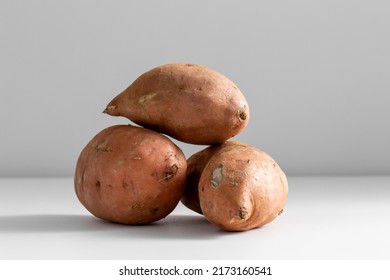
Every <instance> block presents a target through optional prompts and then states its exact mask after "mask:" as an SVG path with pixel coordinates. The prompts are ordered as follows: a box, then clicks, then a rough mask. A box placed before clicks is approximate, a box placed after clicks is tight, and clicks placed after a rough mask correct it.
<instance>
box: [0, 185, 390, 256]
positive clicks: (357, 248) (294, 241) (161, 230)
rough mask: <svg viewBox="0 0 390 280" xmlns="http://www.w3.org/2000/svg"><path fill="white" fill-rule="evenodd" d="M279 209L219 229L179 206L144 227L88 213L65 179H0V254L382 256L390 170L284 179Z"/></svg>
mask: <svg viewBox="0 0 390 280" xmlns="http://www.w3.org/2000/svg"><path fill="white" fill-rule="evenodd" d="M288 179H289V188H290V192H289V199H288V203H287V205H286V208H285V211H284V213H283V214H282V215H281V216H280V217H278V218H277V219H276V220H274V221H273V222H272V223H270V224H268V225H266V226H264V227H262V228H258V229H254V230H250V231H246V232H240V233H230V232H223V231H221V230H219V229H218V228H216V227H215V226H214V225H212V224H210V223H209V222H208V221H207V220H205V218H204V217H203V216H201V215H199V214H196V213H194V212H192V211H191V210H188V209H187V208H185V207H184V206H183V205H181V204H179V205H178V207H177V208H176V209H175V210H174V212H172V213H171V214H170V215H169V216H168V217H166V218H165V219H163V220H161V221H159V222H157V223H154V224H152V225H146V226H124V225H119V224H113V223H108V222H104V221H101V220H99V219H97V218H95V217H93V216H92V215H91V214H90V213H89V212H87V211H86V210H85V209H84V208H83V206H82V205H81V204H80V203H79V201H78V199H77V197H76V195H75V193H74V189H73V179H72V178H0V259H268V260H269V259H390V177H289V178H288Z"/></svg>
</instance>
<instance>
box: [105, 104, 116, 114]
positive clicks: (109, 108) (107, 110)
mask: <svg viewBox="0 0 390 280" xmlns="http://www.w3.org/2000/svg"><path fill="white" fill-rule="evenodd" d="M117 108H118V106H116V105H110V104H108V105H107V107H106V108H105V109H104V110H103V113H104V114H107V115H110V116H117V115H118V112H117Z"/></svg>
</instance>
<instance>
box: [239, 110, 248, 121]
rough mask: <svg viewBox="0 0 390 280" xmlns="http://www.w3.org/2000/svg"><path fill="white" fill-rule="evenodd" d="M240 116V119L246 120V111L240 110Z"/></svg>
mask: <svg viewBox="0 0 390 280" xmlns="http://www.w3.org/2000/svg"><path fill="white" fill-rule="evenodd" d="M238 117H239V118H240V120H243V121H244V120H246V117H247V116H246V113H245V111H241V112H239V114H238Z"/></svg>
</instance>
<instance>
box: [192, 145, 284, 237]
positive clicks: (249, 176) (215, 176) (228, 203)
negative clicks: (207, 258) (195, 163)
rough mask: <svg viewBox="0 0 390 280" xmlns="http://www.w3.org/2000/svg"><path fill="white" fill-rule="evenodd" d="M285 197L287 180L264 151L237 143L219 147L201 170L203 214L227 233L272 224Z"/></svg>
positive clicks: (200, 187)
mask: <svg viewBox="0 0 390 280" xmlns="http://www.w3.org/2000/svg"><path fill="white" fill-rule="evenodd" d="M287 195H288V184H287V178H286V176H285V174H284V172H283V171H282V170H281V168H280V167H279V165H278V164H277V163H276V162H275V161H274V160H273V159H272V158H271V157H270V156H269V155H268V154H266V153H265V152H263V151H261V150H259V149H257V148H255V147H252V146H250V145H247V144H244V143H240V142H233V141H232V142H227V143H224V144H222V145H220V147H219V150H218V151H217V152H215V153H214V155H213V156H212V157H211V159H210V160H209V161H208V163H207V165H206V167H205V168H204V169H203V172H202V175H201V177H200V180H199V201H200V207H201V210H202V212H203V215H204V216H205V217H206V218H207V219H208V220H209V221H210V222H211V223H213V224H216V225H217V226H219V227H220V228H222V229H224V230H227V231H244V230H249V229H252V228H256V227H260V226H262V225H265V224H267V223H269V222H271V221H273V220H274V219H275V218H276V217H277V216H278V215H279V214H281V213H282V211H283V208H284V206H285V203H286V201H287Z"/></svg>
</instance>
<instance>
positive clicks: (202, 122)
mask: <svg viewBox="0 0 390 280" xmlns="http://www.w3.org/2000/svg"><path fill="white" fill-rule="evenodd" d="M103 112H104V113H107V114H109V115H112V116H122V117H126V118H128V119H130V120H131V121H133V122H134V123H136V124H139V125H141V126H143V127H146V128H149V129H152V130H155V131H158V132H161V133H164V134H167V135H169V136H171V137H173V138H175V139H177V140H180V141H182V142H186V143H191V144H201V145H211V144H217V143H222V142H224V141H226V140H227V139H229V138H231V137H233V136H235V135H237V134H238V133H240V132H241V131H242V130H243V129H244V128H245V127H246V125H247V123H248V121H249V107H248V103H247V101H246V100H245V97H244V96H243V94H242V93H241V91H240V90H239V89H238V88H237V86H236V85H235V84H234V83H233V82H232V81H231V80H229V79H228V78H227V77H225V76H223V75H222V74H220V73H218V72H216V71H214V70H212V69H210V68H207V67H205V66H202V65H198V64H191V63H173V64H165V65H162V66H159V67H156V68H154V69H152V70H150V71H148V72H146V73H144V74H142V75H141V76H140V77H138V78H137V79H136V80H135V81H134V82H133V83H132V84H131V85H130V86H129V87H128V88H127V89H125V90H124V91H123V92H122V93H120V94H119V95H117V96H116V97H115V98H114V99H113V100H112V101H111V102H110V103H109V104H108V105H107V107H106V109H105V110H104V111H103Z"/></svg>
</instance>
